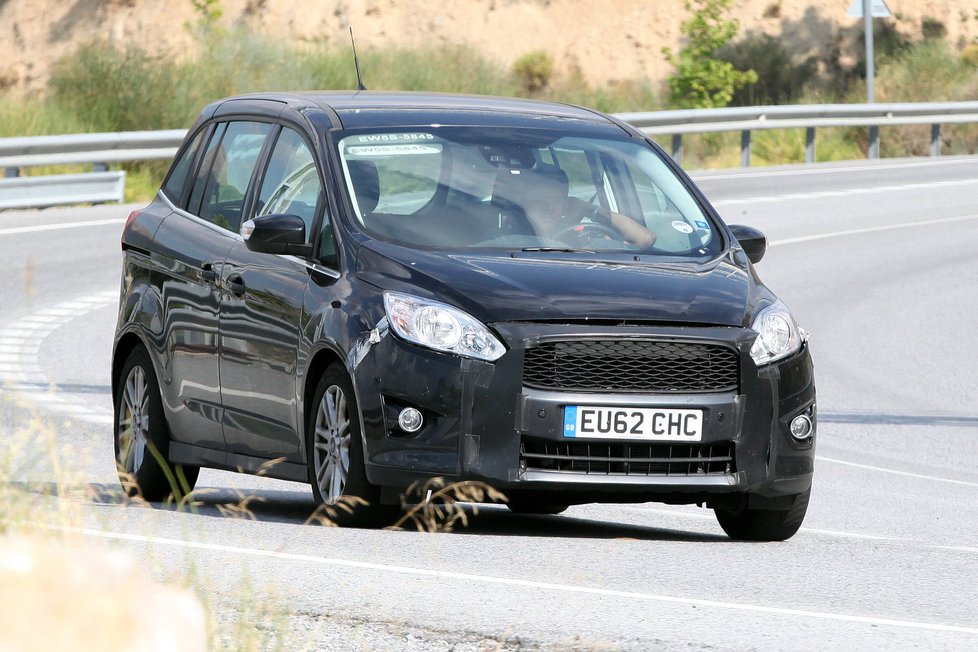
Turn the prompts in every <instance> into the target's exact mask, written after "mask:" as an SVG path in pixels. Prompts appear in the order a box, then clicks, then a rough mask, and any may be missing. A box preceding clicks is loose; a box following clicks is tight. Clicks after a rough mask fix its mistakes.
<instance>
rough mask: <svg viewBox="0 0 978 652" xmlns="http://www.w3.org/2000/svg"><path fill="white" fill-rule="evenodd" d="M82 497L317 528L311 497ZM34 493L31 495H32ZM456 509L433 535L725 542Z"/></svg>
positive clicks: (210, 491) (111, 491)
mask: <svg viewBox="0 0 978 652" xmlns="http://www.w3.org/2000/svg"><path fill="white" fill-rule="evenodd" d="M87 487H88V488H87V492H86V493H87V495H88V496H89V500H90V502H91V503H92V504H98V505H125V504H127V503H128V504H139V505H142V506H147V505H148V506H149V507H151V508H152V509H156V510H161V511H181V512H185V513H187V514H190V515H194V516H197V517H205V518H223V519H239V520H252V521H257V522H263V523H286V524H288V523H292V524H297V525H301V524H307V523H308V524H309V525H310V527H315V526H316V524H317V523H318V521H317V519H315V518H313V516H314V514H316V503H315V501H314V500H313V497H312V493H311V492H305V491H280V490H267V489H262V490H249V491H247V492H245V491H240V490H234V489H229V488H227V487H202V488H199V489H197V490H195V491H194V493H193V495H192V499H191V500H189V501H186V502H185V503H184V504H181V505H177V504H175V503H173V502H164V503H146V502H141V501H133V500H132V499H130V498H127V497H126V496H125V495H124V494H123V492H122V490H121V489H119V488H118V487H117V486H115V485H108V484H98V483H92V484H89V485H88V486H87ZM35 490H36V489H35ZM47 492H51V493H56V492H57V486H55V485H53V484H51V485H50V486H49V487H48V488H47V491H46V492H45V493H47ZM457 508H458V509H461V510H463V511H464V514H465V523H466V524H465V525H463V524H462V523H460V522H456V523H455V526H454V527H453V528H452V529H451V530H450V531H445V530H439V531H438V534H442V535H446V536H450V535H462V536H466V535H481V536H516V537H546V538H570V539H621V540H636V541H684V542H692V543H716V542H729V541H730V540H729V539H728V538H727V537H726V536H723V535H721V534H710V533H703V532H692V531H686V530H677V529H671V528H665V527H655V526H649V525H638V524H634V523H616V522H613V521H601V520H596V519H592V518H582V517H579V516H574V515H573V514H559V515H528V514H514V513H513V512H510V511H509V509H507V508H506V507H505V506H503V505H499V504H480V505H472V504H468V503H464V504H463V503H460V504H458V505H457ZM418 529H419V528H418V527H417V525H416V524H415V523H414V522H413V521H411V520H410V519H405V522H404V523H403V525H402V526H401V528H400V530H401V531H402V532H405V533H411V532H416V531H418Z"/></svg>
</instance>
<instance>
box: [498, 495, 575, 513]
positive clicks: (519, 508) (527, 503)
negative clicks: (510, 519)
mask: <svg viewBox="0 0 978 652" xmlns="http://www.w3.org/2000/svg"><path fill="white" fill-rule="evenodd" d="M508 498H509V501H508V502H507V503H506V507H508V508H509V511H511V512H513V513H514V514H551V515H553V514H560V513H561V512H563V511H565V510H566V509H567V507H568V506H567V505H563V504H561V503H553V502H550V501H549V500H546V499H545V498H544V497H542V496H534V495H533V494H512V495H511V496H508Z"/></svg>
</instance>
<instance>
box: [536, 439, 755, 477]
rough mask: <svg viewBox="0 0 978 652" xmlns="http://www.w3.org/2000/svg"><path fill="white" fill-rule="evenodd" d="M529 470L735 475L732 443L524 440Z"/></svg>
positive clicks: (629, 473)
mask: <svg viewBox="0 0 978 652" xmlns="http://www.w3.org/2000/svg"><path fill="white" fill-rule="evenodd" d="M521 461H522V462H523V464H525V465H526V468H527V469H534V470H540V471H558V472H563V473H586V474H589V475H638V476H665V475H669V476H691V475H693V476H695V475H724V474H727V473H734V472H735V471H736V470H737V469H736V468H735V465H734V457H733V444H731V443H730V442H720V443H712V444H660V443H654V444H651V443H606V442H601V443H595V442H588V443H585V442H555V441H546V440H539V439H530V438H524V439H523V442H522V449H521Z"/></svg>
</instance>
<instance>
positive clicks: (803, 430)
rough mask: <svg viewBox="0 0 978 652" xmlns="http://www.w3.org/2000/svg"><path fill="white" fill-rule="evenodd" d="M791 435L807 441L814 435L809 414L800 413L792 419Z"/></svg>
mask: <svg viewBox="0 0 978 652" xmlns="http://www.w3.org/2000/svg"><path fill="white" fill-rule="evenodd" d="M791 436H792V437H794V438H795V439H797V440H798V441H805V440H806V439H808V438H809V437H811V436H812V420H811V419H809V418H808V415H807V414H799V415H798V416H796V417H795V418H794V419H792V420H791Z"/></svg>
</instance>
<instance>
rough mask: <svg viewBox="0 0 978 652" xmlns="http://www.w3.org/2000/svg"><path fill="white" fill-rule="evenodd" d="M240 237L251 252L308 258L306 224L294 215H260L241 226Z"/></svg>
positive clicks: (309, 251)
mask: <svg viewBox="0 0 978 652" xmlns="http://www.w3.org/2000/svg"><path fill="white" fill-rule="evenodd" d="M241 236H242V237H243V238H244V241H245V245H246V246H247V247H248V249H250V250H251V251H257V252H259V253H263V254H289V255H292V256H303V257H306V256H309V255H311V254H312V245H310V244H307V243H306V223H305V222H304V221H302V218H301V217H297V216H295V215H262V216H261V217H256V218H254V219H251V220H248V221H246V222H245V223H244V224H242V225H241Z"/></svg>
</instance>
